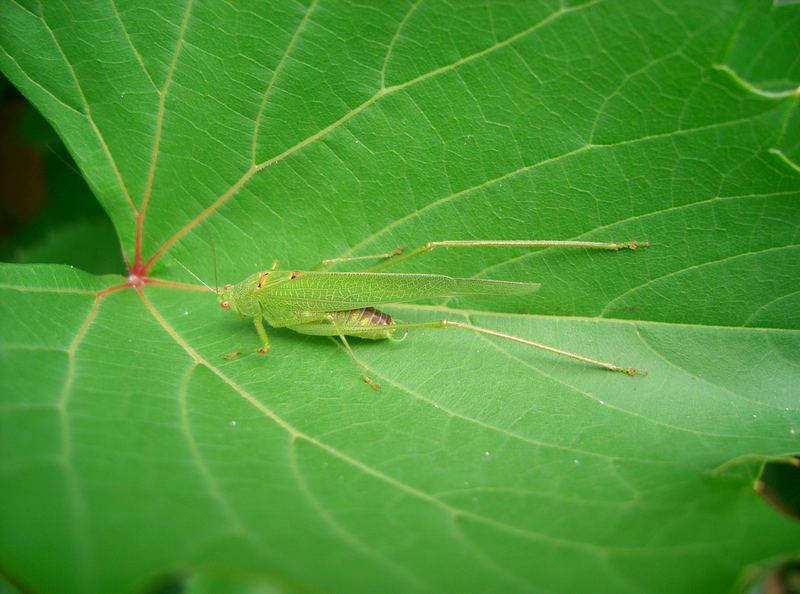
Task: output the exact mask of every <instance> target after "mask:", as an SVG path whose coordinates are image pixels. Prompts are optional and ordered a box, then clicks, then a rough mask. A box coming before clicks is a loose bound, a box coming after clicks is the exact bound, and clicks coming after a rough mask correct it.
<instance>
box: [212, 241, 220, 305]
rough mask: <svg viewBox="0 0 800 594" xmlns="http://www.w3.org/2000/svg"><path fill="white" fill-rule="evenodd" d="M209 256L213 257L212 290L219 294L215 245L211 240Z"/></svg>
mask: <svg viewBox="0 0 800 594" xmlns="http://www.w3.org/2000/svg"><path fill="white" fill-rule="evenodd" d="M211 256H212V258H214V292H215V293H216V294H217V295H219V279H218V278H217V246H216V245H215V244H214V240H213V239H212V240H211Z"/></svg>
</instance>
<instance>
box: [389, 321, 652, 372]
mask: <svg viewBox="0 0 800 594" xmlns="http://www.w3.org/2000/svg"><path fill="white" fill-rule="evenodd" d="M385 328H386V329H387V330H388V329H398V330H400V329H406V330H407V329H412V328H463V329H464V330H471V331H473V332H477V333H479V334H486V335H489V336H495V337H498V338H504V339H506V340H511V341H513V342H519V343H521V344H524V345H527V346H530V347H533V348H537V349H540V350H543V351H547V352H550V353H553V354H556V355H560V356H563V357H569V358H570V359H576V360H578V361H582V362H584V363H587V364H589V365H592V366H594V367H600V368H602V369H607V370H609V371H615V372H618V373H624V374H626V375H631V376H633V375H644V374H645V373H644V372H643V371H640V370H638V369H636V368H635V367H622V366H620V365H616V364H614V363H609V362H608V361H601V360H599V359H593V358H591V357H586V356H584V355H581V354H579V353H575V352H573V351H567V350H564V349H560V348H558V347H554V346H551V345H549V344H545V343H542V342H536V341H534V340H529V339H527V338H522V337H521V336H515V335H514V334H507V333H505V332H498V331H497V330H491V329H490V328H483V327H481V326H475V325H473V324H467V323H465V322H457V321H455V320H444V319H443V320H433V321H430V322H409V323H406V322H398V323H393V324H390V325H387V326H385Z"/></svg>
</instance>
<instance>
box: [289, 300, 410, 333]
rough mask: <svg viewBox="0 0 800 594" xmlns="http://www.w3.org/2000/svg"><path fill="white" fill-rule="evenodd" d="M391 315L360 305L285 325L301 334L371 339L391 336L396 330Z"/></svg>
mask: <svg viewBox="0 0 800 594" xmlns="http://www.w3.org/2000/svg"><path fill="white" fill-rule="evenodd" d="M392 324H393V322H392V316H390V315H389V314H387V313H385V312H382V311H379V310H377V309H375V308H374V307H362V308H359V309H348V310H344V311H332V312H328V313H327V314H326V317H325V319H322V320H315V321H313V322H306V323H305V324H297V325H292V326H287V328H289V329H290V330H294V331H295V332H300V333H301V334H313V335H316V336H339V335H342V334H343V335H345V336H357V337H359V338H369V339H371V340H382V339H385V338H391V337H392V335H393V334H394V333H395V332H396V331H397V329H396V328H394V327H393V325H392Z"/></svg>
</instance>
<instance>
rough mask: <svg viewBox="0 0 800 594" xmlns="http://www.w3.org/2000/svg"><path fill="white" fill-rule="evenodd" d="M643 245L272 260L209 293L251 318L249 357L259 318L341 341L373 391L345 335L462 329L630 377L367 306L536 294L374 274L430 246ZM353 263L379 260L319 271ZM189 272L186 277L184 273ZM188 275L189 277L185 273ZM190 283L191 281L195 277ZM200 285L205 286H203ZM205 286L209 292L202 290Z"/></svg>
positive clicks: (468, 281)
mask: <svg viewBox="0 0 800 594" xmlns="http://www.w3.org/2000/svg"><path fill="white" fill-rule="evenodd" d="M646 245H647V244H646V243H637V242H635V241H628V242H624V243H600V242H589V241H547V240H475V241H431V242H428V243H426V244H424V245H422V246H420V247H419V248H416V249H414V250H410V251H408V252H406V253H402V250H401V249H400V248H396V249H394V250H391V251H390V252H387V253H384V254H377V255H374V256H356V257H350V258H332V259H329V260H323V261H321V262H320V263H319V264H317V265H316V266H313V267H312V268H311V269H310V270H307V271H288V270H278V263H277V262H275V263H273V267H272V269H270V270H265V271H262V272H256V273H254V274H251V275H250V276H248V277H247V278H245V279H244V280H242V281H241V282H239V283H236V284H233V285H231V284H226V285H225V286H224V287H223V288H222V290H221V291H215V292H216V293H217V295H218V298H219V304H220V306H221V307H222V308H223V309H226V310H228V311H229V312H231V313H232V314H234V315H236V316H238V317H239V318H243V319H244V318H252V320H253V324H254V325H255V328H256V331H257V332H258V336H259V338H260V340H261V346H260V347H258V348H257V349H255V351H256V352H258V353H262V354H264V353H266V352H267V351H268V350H269V349H270V342H269V338H268V336H267V331H266V329H265V328H264V322H263V320H265V319H266V320H267V322H268V323H269V325H270V326H272V327H273V328H288V329H289V330H293V331H295V332H299V333H301V334H312V335H317V336H329V337H336V338H338V339H339V340H341V342H342V345H343V347H344V349H345V350H346V351H347V353H348V355H349V356H350V358H351V359H352V360H353V362H354V363H355V364H356V365H357V366H358V368H359V369H360V371H361V376H362V378H363V379H364V381H365V382H366V383H367V384H369V385H370V386H372V387H373V388H375V389H378V388H379V387H380V386H379V385H378V384H377V383H376V382H375V381H374V380H372V379H371V378H370V377H369V376H368V375H367V373H366V367H365V366H364V364H363V363H362V362H361V361H360V360H359V359H358V357H356V355H355V353H353V350H352V349H351V348H350V344H349V343H348V341H347V338H346V337H347V336H352V337H358V338H366V339H371V340H384V339H390V340H402V338H404V337H405V333H406V332H407V331H408V330H410V329H414V328H450V327H452V328H463V329H466V330H472V331H473V332H478V333H481V334H487V335H490V336H495V337H499V338H504V339H507V340H511V341H515V342H518V343H522V344H525V345H528V346H531V347H535V348H537V349H542V350H545V351H549V352H551V353H555V354H557V355H562V356H565V357H570V358H572V359H577V360H578V361H583V362H584V363H587V364H589V365H593V366H596V367H600V368H603V369H607V370H609V371H616V372H621V373H625V374H627V375H636V374H637V373H640V372H639V371H637V370H636V368H634V367H621V366H619V365H615V364H613V363H608V362H606V361H599V360H597V359H592V358H589V357H585V356H583V355H579V354H578V353H573V352H571V351H565V350H562V349H559V348H556V347H553V346H550V345H547V344H542V343H539V342H535V341H532V340H528V339H526V338H522V337H519V336H514V335H512V334H506V333H503V332H498V331H495V330H491V329H489V328H482V327H479V326H474V325H472V324H467V323H464V322H457V321H454V320H447V319H442V320H434V321H426V322H410V323H409V322H396V321H394V320H393V319H392V317H391V316H390V315H389V314H387V313H385V312H382V311H379V310H378V309H376V308H375V306H377V305H381V304H385V303H403V302H408V301H416V300H419V299H429V298H436V297H451V296H478V295H495V296H521V295H527V294H529V293H532V292H533V291H535V290H537V289H538V288H539V284H538V283H528V282H516V281H503V280H487V279H476V278H454V277H450V276H445V275H440V274H415V273H414V274H412V273H387V272H379V270H383V269H385V268H388V267H389V266H393V265H395V264H397V263H398V262H401V261H403V260H406V259H408V258H411V257H413V256H416V255H419V254H421V253H424V252H427V251H430V250H432V249H434V248H436V247H451V248H452V247H479V246H516V247H576V248H588V249H599V250H612V251H617V250H620V249H630V250H635V249H636V248H637V247H640V246H646ZM354 260H379V263H378V264H377V265H375V266H372V267H371V268H368V269H367V270H365V271H363V272H338V271H336V272H334V271H325V270H320V269H324V268H326V267H328V266H330V265H332V264H336V263H339V262H351V261H354ZM184 268H185V267H184ZM187 271H188V269H187ZM189 272H190V273H191V271H189ZM192 276H195V275H194V274H192ZM195 278H197V277H196V276H195ZM198 280H199V279H198ZM201 282H202V281H201ZM203 284H204V285H205V283H203ZM206 287H208V285H206ZM208 288H209V289H210V287H208ZM398 332H402V337H398V336H397V334H398ZM241 352H243V351H242V350H237V351H234V352H233V353H230V354H228V355H224V356H225V358H228V359H231V358H233V357H235V356H236V355H238V354H239V353H241Z"/></svg>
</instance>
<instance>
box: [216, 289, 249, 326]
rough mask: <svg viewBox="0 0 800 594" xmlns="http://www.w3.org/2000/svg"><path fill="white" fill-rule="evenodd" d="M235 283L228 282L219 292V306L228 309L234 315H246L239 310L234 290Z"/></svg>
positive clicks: (241, 316)
mask: <svg viewBox="0 0 800 594" xmlns="http://www.w3.org/2000/svg"><path fill="white" fill-rule="evenodd" d="M233 288H234V287H233V285H231V284H230V283H226V284H225V285H224V286H223V287H222V290H221V291H220V292H219V293H217V298H218V299H219V306H220V307H221V308H222V309H227V310H228V311H229V312H231V313H232V314H233V315H235V316H238V317H240V318H243V317H245V316H244V315H243V314H242V312H241V311H240V310H239V307H238V303H237V299H236V295H235V293H234V291H233Z"/></svg>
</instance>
